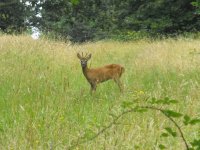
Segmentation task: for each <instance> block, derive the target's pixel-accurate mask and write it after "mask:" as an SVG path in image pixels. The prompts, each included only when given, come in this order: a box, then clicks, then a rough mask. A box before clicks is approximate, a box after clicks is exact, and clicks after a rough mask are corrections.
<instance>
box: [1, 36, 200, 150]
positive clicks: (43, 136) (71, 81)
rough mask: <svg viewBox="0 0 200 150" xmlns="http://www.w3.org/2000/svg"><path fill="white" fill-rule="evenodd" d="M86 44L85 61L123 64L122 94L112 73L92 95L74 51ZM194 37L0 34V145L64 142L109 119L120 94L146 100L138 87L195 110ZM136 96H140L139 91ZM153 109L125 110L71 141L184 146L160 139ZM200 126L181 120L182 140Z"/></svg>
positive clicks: (198, 65)
mask: <svg viewBox="0 0 200 150" xmlns="http://www.w3.org/2000/svg"><path fill="white" fill-rule="evenodd" d="M80 51H83V52H90V53H92V59H91V61H90V62H89V66H91V67H97V66H102V65H105V64H109V63H119V64H121V65H123V66H124V67H125V73H124V74H123V77H122V81H123V83H124V86H125V92H124V93H123V94H121V93H120V92H119V89H118V87H117V85H115V83H114V82H113V81H108V82H105V83H103V84H100V85H99V86H98V88H97V92H96V93H95V94H94V95H93V96H91V95H90V93H89V90H90V87H89V84H88V83H87V81H86V80H85V78H84V76H83V75H82V71H81V67H80V63H79V60H78V59H77V58H76V53H77V52H80ZM199 53H200V40H191V39H184V38H179V39H176V40H175V39H165V40H161V41H148V40H141V41H137V42H113V41H101V42H95V43H85V44H71V43H64V42H55V41H49V40H45V39H40V40H33V39H31V38H30V37H28V36H8V35H1V36H0V149H51V148H55V149H66V148H67V147H68V146H70V145H71V144H72V143H73V141H76V139H77V138H78V137H79V136H81V135H83V134H85V133H84V132H86V131H87V130H92V131H94V132H97V130H98V126H104V125H106V124H108V123H109V122H110V119H111V117H110V115H109V114H110V113H117V112H119V111H120V109H121V108H120V104H121V103H122V102H123V101H124V100H130V101H137V103H139V104H141V105H142V104H144V103H145V100H144V99H143V98H142V97H143V95H145V97H146V96H148V97H155V98H164V97H170V98H174V99H177V100H178V101H179V105H175V106H173V107H172V109H174V110H177V111H180V112H183V113H187V114H189V115H191V116H195V117H198V116H200V111H199V108H200V99H199V98H200V92H199V91H200V54H199ZM135 97H138V98H137V99H136V98H135ZM165 125H171V124H170V122H169V121H168V120H166V118H164V117H163V116H162V115H160V114H159V113H155V112H152V113H150V114H149V113H148V114H146V113H144V114H137V113H135V114H128V115H126V116H125V117H124V118H122V119H121V121H120V124H118V125H115V126H113V127H112V128H111V129H110V130H109V131H108V132H106V133H104V134H102V135H101V136H99V137H98V138H96V139H95V140H94V141H90V142H88V143H85V144H82V145H79V146H78V148H77V149H109V150H111V149H113V150H114V149H121V150H124V149H141V150H144V149H145V150H150V149H159V148H158V145H159V142H161V141H162V140H165V143H166V144H167V145H168V147H169V149H172V150H174V149H183V144H182V143H181V141H180V140H179V139H178V138H177V139H173V138H170V137H169V138H167V141H166V139H162V138H161V137H160V133H161V132H162V130H163V127H164V126H165ZM199 130H200V128H199V127H197V128H195V129H194V128H190V127H188V128H184V129H183V131H184V132H185V134H186V137H187V139H188V140H191V139H192V138H194V137H197V136H198V134H199Z"/></svg>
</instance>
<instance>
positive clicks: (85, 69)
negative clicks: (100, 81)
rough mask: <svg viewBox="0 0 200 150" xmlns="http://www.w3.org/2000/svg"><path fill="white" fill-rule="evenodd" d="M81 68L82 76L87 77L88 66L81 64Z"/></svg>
mask: <svg viewBox="0 0 200 150" xmlns="http://www.w3.org/2000/svg"><path fill="white" fill-rule="evenodd" d="M82 70H83V74H84V76H85V77H86V79H88V74H87V73H88V71H89V68H88V67H87V66H85V67H83V66H82Z"/></svg>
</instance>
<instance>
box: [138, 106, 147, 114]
mask: <svg viewBox="0 0 200 150" xmlns="http://www.w3.org/2000/svg"><path fill="white" fill-rule="evenodd" d="M147 111H148V110H147V109H146V108H140V107H135V112H140V113H143V112H147Z"/></svg>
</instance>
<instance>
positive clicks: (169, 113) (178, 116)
mask: <svg viewBox="0 0 200 150" xmlns="http://www.w3.org/2000/svg"><path fill="white" fill-rule="evenodd" d="M163 112H164V113H165V115H167V116H169V117H173V118H180V117H181V116H183V115H182V114H181V113H178V112H175V111H172V110H164V111H163Z"/></svg>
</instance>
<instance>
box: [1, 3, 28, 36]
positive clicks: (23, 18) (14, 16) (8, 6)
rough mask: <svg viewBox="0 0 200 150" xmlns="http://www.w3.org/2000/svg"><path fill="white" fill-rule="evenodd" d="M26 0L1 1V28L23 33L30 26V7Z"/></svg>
mask: <svg viewBox="0 0 200 150" xmlns="http://www.w3.org/2000/svg"><path fill="white" fill-rule="evenodd" d="M25 2H26V1H24V0H23V1H19V0H6V1H5V0H4V1H3V2H0V30H2V31H3V32H6V33H22V32H23V31H26V29H27V27H28V23H27V18H28V15H30V14H29V7H28V6H26V5H25Z"/></svg>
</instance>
